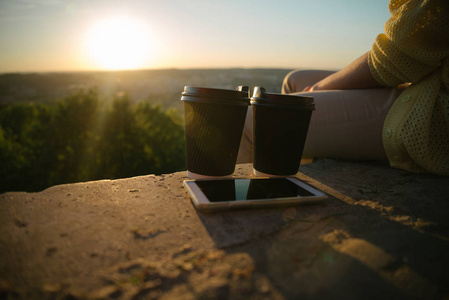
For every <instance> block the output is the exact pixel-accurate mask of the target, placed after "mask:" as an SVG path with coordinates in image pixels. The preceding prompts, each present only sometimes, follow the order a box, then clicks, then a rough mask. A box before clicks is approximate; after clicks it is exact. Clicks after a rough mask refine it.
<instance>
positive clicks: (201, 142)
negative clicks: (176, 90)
mask: <svg viewBox="0 0 449 300" xmlns="http://www.w3.org/2000/svg"><path fill="white" fill-rule="evenodd" d="M248 93H249V89H248V87H246V86H240V87H238V89H237V90H225V89H212V88H202V87H191V86H186V87H185V88H184V92H183V93H182V97H181V100H182V101H184V113H185V138H186V163H187V170H188V175H189V177H190V178H195V179H198V178H207V177H223V176H229V175H231V174H232V173H234V169H235V163H236V160H237V154H238V150H239V146H240V140H241V137H242V132H243V126H244V123H245V117H246V112H247V110H248V106H249V103H250V100H249V95H248Z"/></svg>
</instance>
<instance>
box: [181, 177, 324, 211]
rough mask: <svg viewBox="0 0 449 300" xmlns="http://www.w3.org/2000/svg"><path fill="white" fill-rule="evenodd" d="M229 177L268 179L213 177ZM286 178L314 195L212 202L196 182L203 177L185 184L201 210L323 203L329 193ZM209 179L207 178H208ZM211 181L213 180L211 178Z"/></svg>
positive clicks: (186, 181) (297, 180)
mask: <svg viewBox="0 0 449 300" xmlns="http://www.w3.org/2000/svg"><path fill="white" fill-rule="evenodd" d="M229 179H253V180H254V179H255V180H257V179H267V178H266V177H257V178H254V177H248V178H223V179H213V180H212V181H215V180H229ZM285 179H287V180H289V181H291V182H293V183H295V184H296V185H298V186H300V187H301V188H303V189H305V190H306V191H308V192H310V193H312V194H313V196H304V197H288V198H275V199H257V200H245V201H223V202H210V201H209V199H208V198H207V196H206V195H205V194H204V193H203V192H202V191H201V189H200V187H199V186H198V185H197V184H196V181H204V180H203V179H193V180H184V182H183V183H184V186H185V187H186V189H187V191H188V193H189V195H190V197H191V200H192V202H193V204H194V205H195V207H196V208H197V209H198V210H200V211H220V210H229V209H239V208H257V207H281V206H293V205H300V204H312V203H321V202H323V201H324V200H325V199H326V198H327V195H326V194H325V193H323V192H321V191H319V190H317V189H315V188H313V187H312V186H310V185H308V184H306V183H305V182H303V181H301V180H299V179H298V178H296V177H285ZM206 180H207V179H206ZM209 181H211V180H210V179H209Z"/></svg>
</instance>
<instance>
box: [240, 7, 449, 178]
mask: <svg viewBox="0 0 449 300" xmlns="http://www.w3.org/2000/svg"><path fill="white" fill-rule="evenodd" d="M389 9H390V12H391V14H392V17H391V18H390V19H389V20H388V21H387V22H386V23H385V34H380V35H378V36H377V38H376V40H375V42H374V44H373V46H372V49H371V50H370V51H369V52H367V53H365V54H364V55H362V56H361V57H360V58H358V59H356V60H355V61H354V62H353V63H351V64H350V65H348V66H347V67H345V68H344V69H342V70H340V71H338V72H331V71H314V70H305V71H304V70H303V71H293V72H291V73H289V74H288V75H287V77H286V78H285V80H284V83H283V86H282V92H283V93H288V94H292V93H295V94H296V93H297V94H300V95H308V96H312V97H314V99H315V108H316V111H315V112H314V113H313V114H312V120H311V123H310V127H309V132H308V136H307V141H306V145H305V147H304V153H303V158H315V157H328V158H343V159H357V160H387V159H388V160H389V162H390V165H391V166H393V167H396V168H400V169H405V170H409V171H412V172H430V173H434V174H439V175H449V1H447V0H432V1H430V0H421V1H420V0H391V1H390V4H389ZM250 127H251V126H250V124H249V122H247V126H246V127H245V131H244V137H243V139H242V148H241V158H243V157H244V156H245V150H244V149H245V147H246V148H248V145H249V143H250V136H251V132H250ZM245 145H246V146H245ZM246 152H247V153H246V156H247V157H249V155H248V151H246ZM243 160H245V159H244V158H243ZM246 160H248V158H247V159H246Z"/></svg>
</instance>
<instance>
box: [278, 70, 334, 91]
mask: <svg viewBox="0 0 449 300" xmlns="http://www.w3.org/2000/svg"><path fill="white" fill-rule="evenodd" d="M332 73H335V71H327V70H294V71H291V72H290V73H288V74H287V75H286V76H285V78H284V81H283V83H282V93H283V94H291V93H298V92H302V91H304V89H305V88H306V87H308V86H312V85H314V84H315V83H317V82H318V81H320V80H322V79H324V78H326V77H327V76H329V75H331V74H332Z"/></svg>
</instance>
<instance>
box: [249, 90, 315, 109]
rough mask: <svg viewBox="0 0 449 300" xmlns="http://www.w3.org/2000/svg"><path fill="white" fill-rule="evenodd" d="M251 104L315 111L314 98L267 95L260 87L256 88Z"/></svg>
mask: <svg viewBox="0 0 449 300" xmlns="http://www.w3.org/2000/svg"><path fill="white" fill-rule="evenodd" d="M251 103H252V104H256V105H267V106H275V107H288V108H292V109H307V110H314V109H315V103H314V101H313V97H309V96H300V95H285V94H276V93H267V92H266V91H265V89H264V88H263V87H260V86H256V87H255V88H254V92H253V96H252V97H251Z"/></svg>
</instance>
